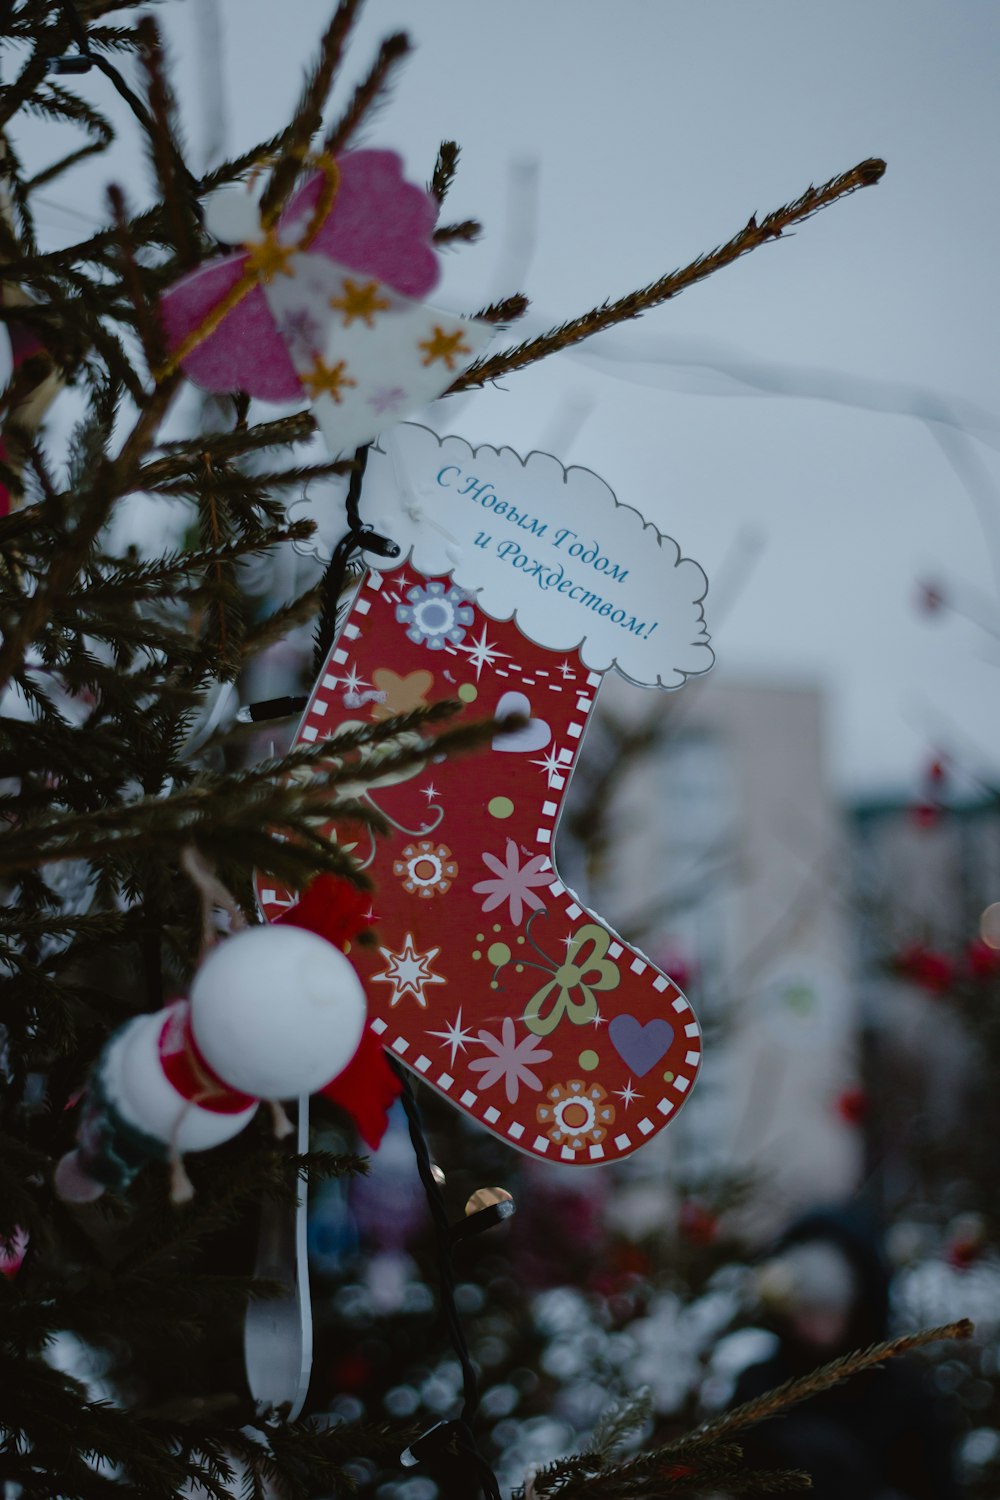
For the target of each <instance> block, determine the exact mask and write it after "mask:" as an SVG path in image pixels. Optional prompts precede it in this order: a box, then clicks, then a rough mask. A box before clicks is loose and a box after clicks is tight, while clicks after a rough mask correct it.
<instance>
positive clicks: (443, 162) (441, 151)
mask: <svg viewBox="0 0 1000 1500" xmlns="http://www.w3.org/2000/svg"><path fill="white" fill-rule="evenodd" d="M460 155H461V148H460V147H459V144H458V142H457V141H442V142H441V144H440V146H439V147H438V154H437V161H436V162H435V163H434V172H433V175H432V177H431V180H430V183H429V184H428V189H427V190H428V192H429V193H430V195H431V197H432V198H434V199H435V200H436V202H437V205H438V208H440V207H441V205H442V203H443V202H444V200H445V198H446V197H447V196H448V190H449V189H450V187H451V185H452V183H453V182H454V181H455V173H456V171H457V170H458V158H459V156H460Z"/></svg>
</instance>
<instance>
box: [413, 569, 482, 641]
mask: <svg viewBox="0 0 1000 1500" xmlns="http://www.w3.org/2000/svg"><path fill="white" fill-rule="evenodd" d="M406 597H407V599H408V600H409V601H410V602H409V604H398V605H397V606H396V619H397V620H398V621H399V623H400V624H401V625H406V626H408V627H409V628H408V630H407V632H406V634H407V636H408V638H409V639H410V640H411V641H414V642H415V643H416V644H417V645H421V644H423V645H424V646H426V647H427V648H428V649H429V650H430V651H443V650H444V645H445V642H446V641H450V642H451V644H452V645H453V646H457V645H459V644H460V643H461V642H462V641H463V640H464V639H465V630H464V628H463V627H464V626H466V625H471V624H472V621H473V619H474V618H475V616H474V613H473V610H472V609H471V607H470V603H469V596H468V594H463V593H462V592H461V590H460V589H456V588H446V587H445V585H444V584H443V583H439V582H435V583H429V584H428V585H427V587H426V588H421V587H420V585H419V584H417V585H415V586H414V587H413V588H412V589H410V591H409V593H408V594H407V596H406Z"/></svg>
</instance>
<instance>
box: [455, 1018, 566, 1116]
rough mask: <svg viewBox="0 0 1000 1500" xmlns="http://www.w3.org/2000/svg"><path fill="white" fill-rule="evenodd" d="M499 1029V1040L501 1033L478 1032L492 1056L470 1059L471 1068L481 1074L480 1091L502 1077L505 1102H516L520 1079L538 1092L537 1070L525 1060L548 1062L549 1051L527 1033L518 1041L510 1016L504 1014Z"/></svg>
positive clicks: (539, 1087) (529, 1061) (477, 1085)
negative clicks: (532, 1069) (493, 1034)
mask: <svg viewBox="0 0 1000 1500" xmlns="http://www.w3.org/2000/svg"><path fill="white" fill-rule="evenodd" d="M501 1030H502V1037H503V1039H502V1040H501V1038H500V1037H496V1036H491V1035H490V1033H489V1032H488V1031H481V1032H480V1033H479V1040H480V1041H481V1042H482V1044H483V1046H484V1047H486V1048H487V1049H488V1051H489V1052H490V1054H491V1056H489V1057H477V1058H476V1059H475V1061H474V1062H470V1064H469V1067H470V1068H471V1069H472V1070H473V1072H476V1073H482V1075H483V1076H482V1078H480V1079H479V1081H478V1082H477V1084H476V1088H477V1089H479V1091H480V1092H482V1090H483V1089H491V1088H492V1087H493V1085H494V1084H496V1083H499V1082H500V1080H501V1078H502V1079H503V1083H504V1089H505V1091H506V1094H507V1100H508V1102H509V1103H510V1104H516V1103H517V1095H518V1091H519V1088H520V1085H521V1084H522V1083H523V1084H525V1085H526V1086H527V1087H528V1088H529V1089H535V1090H536V1091H538V1092H541V1087H542V1081H541V1079H540V1078H539V1077H538V1075H537V1073H533V1072H532V1071H531V1068H530V1067H529V1066H528V1064H529V1063H543V1062H548V1060H549V1058H550V1057H551V1056H552V1053H551V1052H549V1051H548V1049H547V1048H545V1047H540V1046H539V1045H538V1038H537V1037H535V1036H531V1035H530V1034H529V1035H528V1036H525V1037H522V1038H521V1040H520V1041H517V1040H516V1037H517V1032H516V1031H515V1029H514V1022H513V1021H512V1020H511V1018H510V1016H506V1017H505V1018H504V1023H503V1026H502V1028H501Z"/></svg>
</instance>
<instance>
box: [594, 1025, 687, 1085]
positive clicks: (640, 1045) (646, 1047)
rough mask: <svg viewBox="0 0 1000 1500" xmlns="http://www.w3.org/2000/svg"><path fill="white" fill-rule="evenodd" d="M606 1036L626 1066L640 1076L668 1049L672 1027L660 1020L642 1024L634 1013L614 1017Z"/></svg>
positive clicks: (653, 1065) (671, 1037) (662, 1056)
mask: <svg viewBox="0 0 1000 1500" xmlns="http://www.w3.org/2000/svg"><path fill="white" fill-rule="evenodd" d="M608 1036H609V1037H610V1038H611V1045H612V1047H614V1049H615V1051H616V1052H617V1053H618V1056H619V1057H620V1058H621V1059H622V1061H623V1062H624V1064H625V1066H626V1067H627V1068H631V1070H632V1072H633V1073H635V1075H636V1076H637V1077H638V1078H641V1077H642V1076H643V1074H645V1073H648V1072H649V1070H650V1068H655V1067H656V1064H657V1063H658V1062H659V1061H660V1059H661V1058H664V1057H666V1055H667V1053H668V1052H669V1051H670V1044H671V1042H672V1041H673V1039H674V1028H673V1027H672V1026H671V1024H670V1022H669V1021H664V1020H660V1019H657V1020H655V1021H647V1022H646V1024H645V1026H644V1025H643V1024H642V1022H641V1021H639V1020H637V1018H636V1017H635V1016H615V1018H614V1020H613V1021H612V1022H611V1025H610V1026H609V1027H608Z"/></svg>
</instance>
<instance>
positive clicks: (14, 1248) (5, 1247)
mask: <svg viewBox="0 0 1000 1500" xmlns="http://www.w3.org/2000/svg"><path fill="white" fill-rule="evenodd" d="M27 1253H28V1231H27V1230H26V1229H15V1230H14V1232H13V1234H12V1235H11V1237H10V1239H9V1240H3V1239H0V1276H6V1277H7V1280H8V1281H13V1279H14V1277H15V1276H16V1275H17V1273H18V1271H19V1270H20V1269H21V1263H22V1261H23V1260H24V1257H25V1255H26V1254H27Z"/></svg>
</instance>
